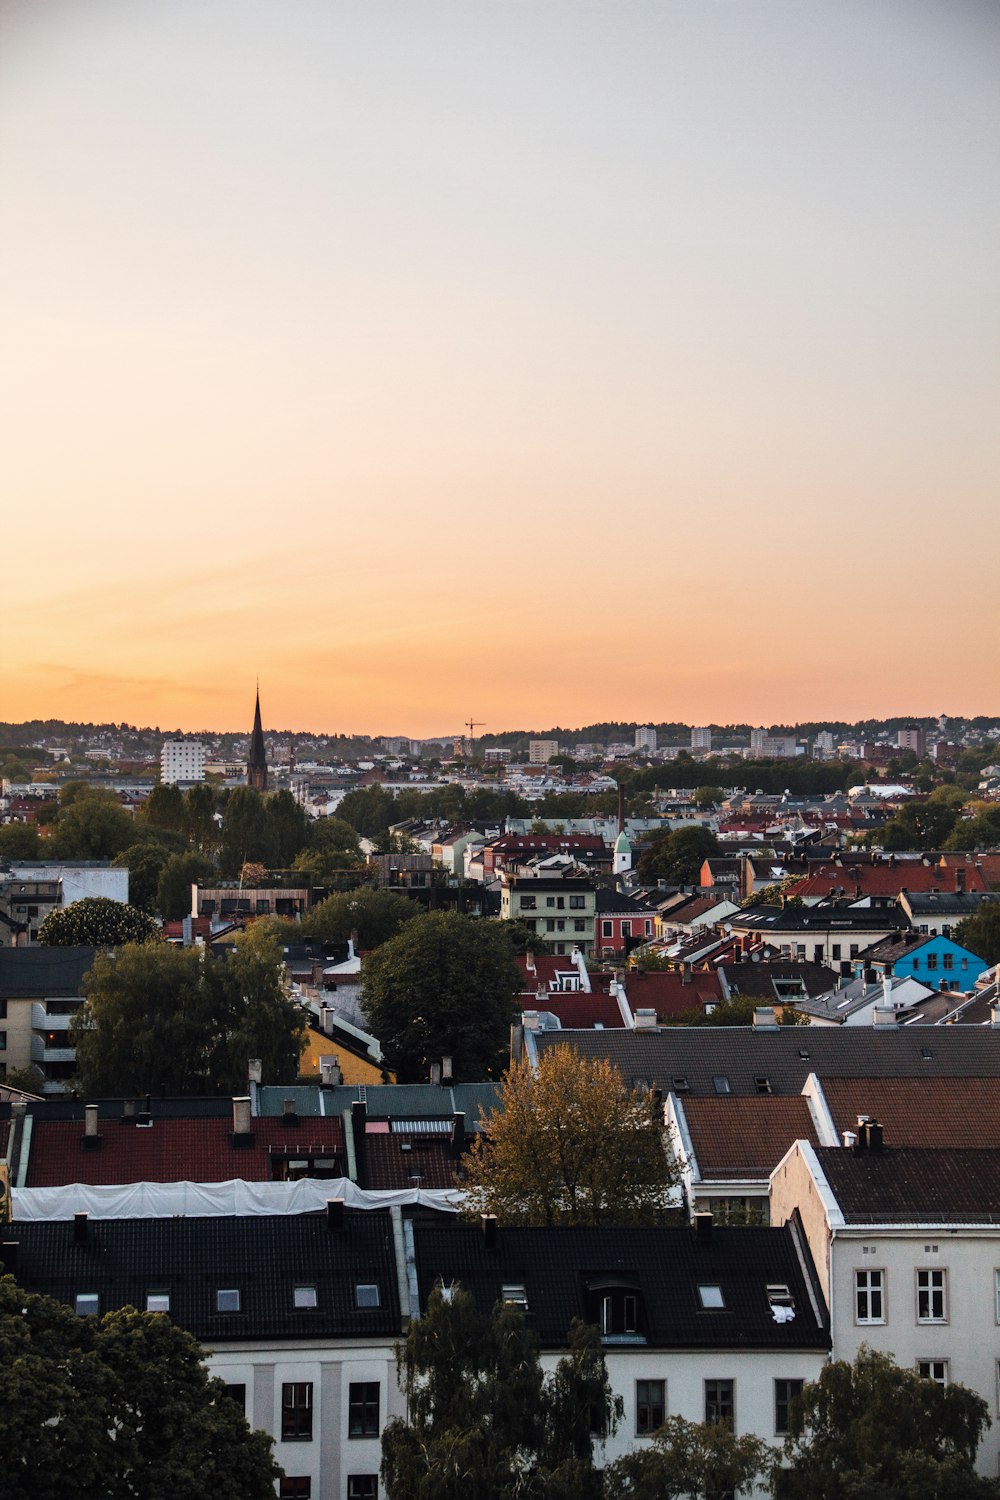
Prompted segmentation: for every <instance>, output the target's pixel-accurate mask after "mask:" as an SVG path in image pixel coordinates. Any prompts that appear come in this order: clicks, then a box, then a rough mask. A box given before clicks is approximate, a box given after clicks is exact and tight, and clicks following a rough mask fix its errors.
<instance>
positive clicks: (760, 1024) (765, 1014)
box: [753, 1005, 778, 1031]
mask: <svg viewBox="0 0 1000 1500" xmlns="http://www.w3.org/2000/svg"><path fill="white" fill-rule="evenodd" d="M753 1029H754V1031H777V1030H778V1017H777V1015H776V1013H775V1009H774V1006H773V1005H756V1006H754V1012H753Z"/></svg>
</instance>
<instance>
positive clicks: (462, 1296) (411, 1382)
mask: <svg viewBox="0 0 1000 1500" xmlns="http://www.w3.org/2000/svg"><path fill="white" fill-rule="evenodd" d="M569 1342H570V1349H569V1354H568V1355H567V1356H566V1357H565V1358H563V1359H562V1360H560V1361H559V1364H558V1366H557V1369H556V1371H555V1373H554V1374H553V1376H552V1377H551V1378H550V1379H549V1380H548V1381H546V1380H545V1378H544V1377H543V1375H542V1370H541V1365H540V1363H539V1346H538V1339H537V1337H536V1336H535V1335H534V1334H533V1333H532V1332H529V1330H528V1329H527V1328H526V1326H525V1321H524V1315H523V1314H522V1313H521V1312H520V1310H519V1309H517V1308H514V1307H511V1306H508V1305H504V1304H500V1305H498V1306H497V1307H495V1308H494V1309H493V1311H492V1313H491V1314H490V1316H489V1317H488V1318H484V1317H481V1316H480V1315H479V1314H478V1313H477V1311H476V1307H475V1303H474V1301H473V1299H472V1297H471V1296H470V1294H469V1293H468V1292H465V1291H463V1290H462V1289H461V1288H449V1289H448V1291H447V1292H443V1291H441V1290H435V1291H433V1292H432V1293H431V1296H430V1299H429V1302H428V1306H427V1311H426V1313H425V1315H424V1317H423V1318H421V1319H419V1320H417V1321H415V1322H413V1323H411V1324H410V1328H409V1331H408V1333H407V1337H406V1342H405V1343H404V1344H403V1345H402V1348H401V1351H400V1360H399V1382H400V1387H401V1389H402V1390H403V1391H404V1392H405V1394H406V1406H407V1420H406V1421H405V1422H404V1421H402V1420H401V1419H399V1418H398V1417H397V1418H394V1419H393V1420H392V1421H391V1422H389V1423H388V1424H387V1425H386V1427H385V1430H384V1432H383V1434H382V1481H383V1483H384V1485H385V1488H386V1493H387V1495H388V1497H389V1500H514V1497H515V1496H517V1497H519V1500H557V1497H558V1500H563V1497H565V1500H570V1497H573V1500H576V1497H580V1500H589V1497H591V1496H593V1497H596V1496H597V1495H598V1494H599V1493H600V1476H599V1475H598V1474H597V1472H596V1470H595V1468H594V1461H593V1438H594V1433H593V1427H595V1426H596V1427H599V1428H603V1429H604V1430H607V1431H609V1432H613V1431H614V1430H615V1427H616V1425H617V1423H618V1421H619V1420H620V1417H621V1402H620V1400H616V1399H615V1398H614V1397H613V1396H612V1394H611V1389H610V1385H609V1383H608V1378H607V1370H606V1368H605V1364H604V1356H603V1351H602V1349H601V1345H600V1341H599V1339H598V1337H597V1330H596V1329H594V1328H586V1327H584V1325H582V1324H576V1325H574V1327H573V1329H572V1330H571V1331H570V1341H569Z"/></svg>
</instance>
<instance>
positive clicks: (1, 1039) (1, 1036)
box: [0, 1031, 7, 1052]
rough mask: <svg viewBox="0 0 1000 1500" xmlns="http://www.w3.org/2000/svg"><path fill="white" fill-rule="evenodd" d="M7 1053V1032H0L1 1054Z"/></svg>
mask: <svg viewBox="0 0 1000 1500" xmlns="http://www.w3.org/2000/svg"><path fill="white" fill-rule="evenodd" d="M6 1051H7V1033H6V1031H0V1052H6Z"/></svg>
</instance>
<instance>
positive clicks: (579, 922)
mask: <svg viewBox="0 0 1000 1500" xmlns="http://www.w3.org/2000/svg"><path fill="white" fill-rule="evenodd" d="M586 930H587V921H586V918H585V917H574V918H573V931H574V932H586Z"/></svg>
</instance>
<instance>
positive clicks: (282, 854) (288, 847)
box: [264, 790, 309, 869]
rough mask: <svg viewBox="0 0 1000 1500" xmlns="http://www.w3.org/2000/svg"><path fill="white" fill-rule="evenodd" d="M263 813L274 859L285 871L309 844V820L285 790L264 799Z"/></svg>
mask: <svg viewBox="0 0 1000 1500" xmlns="http://www.w3.org/2000/svg"><path fill="white" fill-rule="evenodd" d="M264 811H265V813H266V815H267V824H268V829H269V831H270V836H271V845H272V848H273V850H274V859H275V861H276V863H277V864H278V865H279V866H280V867H281V868H282V869H287V868H288V866H289V865H290V864H291V862H292V860H293V859H294V858H295V856H296V854H298V853H299V851H300V850H301V849H304V848H305V847H306V845H307V844H308V842H309V819H308V818H307V817H306V815H305V813H304V812H303V810H302V808H301V807H300V806H299V804H298V803H297V802H296V800H295V798H294V797H293V796H292V794H291V792H289V791H285V790H282V791H280V792H275V793H274V794H273V796H270V797H266V798H265V799H264Z"/></svg>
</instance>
